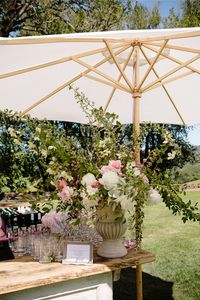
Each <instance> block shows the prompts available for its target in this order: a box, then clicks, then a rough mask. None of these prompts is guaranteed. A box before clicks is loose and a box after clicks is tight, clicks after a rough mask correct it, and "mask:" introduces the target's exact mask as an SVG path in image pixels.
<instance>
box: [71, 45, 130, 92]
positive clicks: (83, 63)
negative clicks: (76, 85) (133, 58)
mask: <svg viewBox="0 0 200 300" xmlns="http://www.w3.org/2000/svg"><path fill="white" fill-rule="evenodd" d="M129 47H130V46H129ZM73 60H74V61H75V62H77V63H78V64H80V65H82V66H84V67H86V68H87V69H89V70H91V71H93V72H95V73H97V74H98V75H100V76H102V77H104V78H105V79H107V80H109V81H111V82H113V83H115V84H116V85H117V86H120V87H122V88H123V89H124V90H126V91H128V92H130V91H131V90H129V89H128V88H127V87H126V86H125V85H124V84H122V83H120V82H117V81H116V80H115V79H113V78H112V77H110V76H109V75H107V74H105V73H104V72H102V71H100V70H97V69H96V68H95V67H93V66H91V65H89V64H87V63H86V62H83V61H81V60H80V59H77V58H75V57H74V58H73Z"/></svg>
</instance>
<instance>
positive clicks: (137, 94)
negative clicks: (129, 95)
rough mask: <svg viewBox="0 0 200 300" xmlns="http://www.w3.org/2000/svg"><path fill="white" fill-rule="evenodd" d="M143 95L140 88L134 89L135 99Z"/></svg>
mask: <svg viewBox="0 0 200 300" xmlns="http://www.w3.org/2000/svg"><path fill="white" fill-rule="evenodd" d="M141 97H142V93H141V92H140V91H139V90H138V89H136V88H135V89H134V90H133V99H135V98H141Z"/></svg>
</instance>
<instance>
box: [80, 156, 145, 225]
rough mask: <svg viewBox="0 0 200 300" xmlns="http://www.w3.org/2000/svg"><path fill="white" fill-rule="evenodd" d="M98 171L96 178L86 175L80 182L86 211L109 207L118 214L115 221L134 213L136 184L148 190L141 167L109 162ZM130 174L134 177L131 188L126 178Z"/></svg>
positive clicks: (118, 161) (115, 161)
mask: <svg viewBox="0 0 200 300" xmlns="http://www.w3.org/2000/svg"><path fill="white" fill-rule="evenodd" d="M98 171H99V173H97V175H96V177H95V176H94V174H92V173H87V174H86V175H84V176H83V178H82V180H81V184H82V185H83V186H84V190H83V191H82V193H81V196H82V199H83V205H84V207H85V208H87V209H91V208H93V207H99V206H100V207H104V206H110V207H111V208H112V210H113V211H114V212H115V211H117V212H118V213H119V212H120V214H118V217H117V220H116V221H118V222H119V221H122V220H123V219H124V218H125V213H127V212H129V213H132V212H133V211H134V207H135V202H134V198H135V196H136V195H137V189H138V187H137V186H138V182H139V181H140V186H141V185H145V188H146V190H148V188H149V187H148V179H147V177H146V175H144V174H143V173H142V172H141V165H140V166H137V165H135V163H133V162H132V163H127V165H126V166H123V165H122V163H121V161H120V160H110V161H109V163H108V165H104V166H102V167H101V168H100V169H99V170H98ZM131 172H132V175H133V176H134V181H132V186H131V185H130V183H129V178H128V177H127V174H128V173H129V174H130V173H131ZM134 183H135V185H134ZM124 221H125V220H124Z"/></svg>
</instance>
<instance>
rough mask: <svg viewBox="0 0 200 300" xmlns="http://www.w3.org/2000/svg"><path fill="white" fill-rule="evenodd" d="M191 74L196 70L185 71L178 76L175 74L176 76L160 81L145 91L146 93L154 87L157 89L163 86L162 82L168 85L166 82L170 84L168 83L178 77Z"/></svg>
mask: <svg viewBox="0 0 200 300" xmlns="http://www.w3.org/2000/svg"><path fill="white" fill-rule="evenodd" d="M191 74H194V72H192V71H188V72H186V73H184V74H181V75H178V76H174V77H172V78H170V79H168V80H165V81H162V83H160V82H158V83H156V84H155V85H153V86H152V87H150V88H148V89H147V90H145V91H144V93H146V92H148V91H150V90H153V89H155V88H157V87H159V86H161V85H162V84H164V85H166V84H168V83H170V82H173V81H175V80H178V79H180V78H183V77H186V76H189V75H191Z"/></svg>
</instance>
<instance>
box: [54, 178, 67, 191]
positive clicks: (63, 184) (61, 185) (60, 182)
mask: <svg viewBox="0 0 200 300" xmlns="http://www.w3.org/2000/svg"><path fill="white" fill-rule="evenodd" d="M66 186H67V182H66V180H65V179H60V180H58V181H57V182H56V188H57V189H58V190H63V189H64V188H65V187H66Z"/></svg>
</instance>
